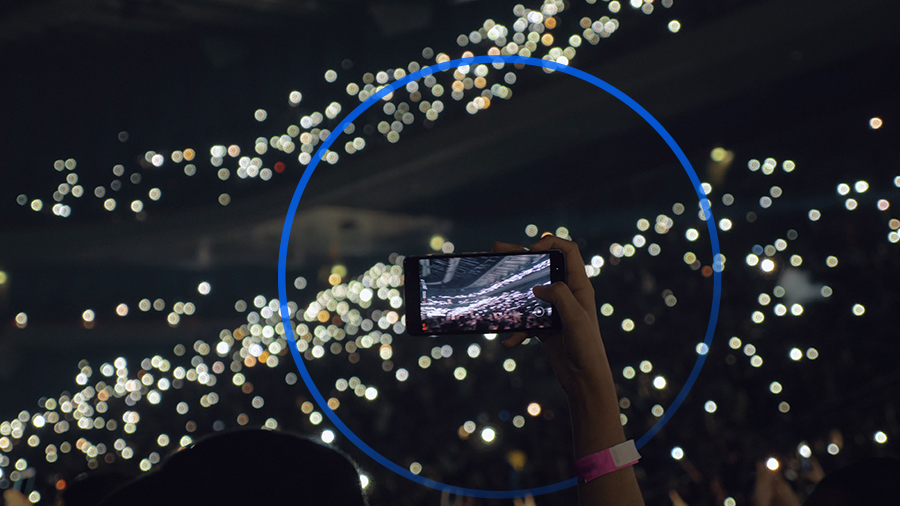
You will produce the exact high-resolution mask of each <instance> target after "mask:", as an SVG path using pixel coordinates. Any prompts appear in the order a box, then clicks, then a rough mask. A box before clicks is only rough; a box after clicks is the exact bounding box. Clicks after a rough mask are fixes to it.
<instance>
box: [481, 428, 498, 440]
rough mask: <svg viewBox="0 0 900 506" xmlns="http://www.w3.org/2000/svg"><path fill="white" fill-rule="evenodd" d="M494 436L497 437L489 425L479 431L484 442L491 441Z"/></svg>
mask: <svg viewBox="0 0 900 506" xmlns="http://www.w3.org/2000/svg"><path fill="white" fill-rule="evenodd" d="M496 437H497V433H496V432H495V431H494V429H492V428H490V427H485V428H484V429H483V430H482V431H481V439H483V440H484V442H485V443H491V442H493V441H494V439H495V438H496Z"/></svg>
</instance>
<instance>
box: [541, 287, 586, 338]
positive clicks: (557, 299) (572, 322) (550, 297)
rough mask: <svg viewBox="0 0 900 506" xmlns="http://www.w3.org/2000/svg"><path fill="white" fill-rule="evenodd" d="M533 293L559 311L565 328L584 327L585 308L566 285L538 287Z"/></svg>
mask: <svg viewBox="0 0 900 506" xmlns="http://www.w3.org/2000/svg"><path fill="white" fill-rule="evenodd" d="M532 291H533V292H534V296H535V297H537V298H539V299H541V300H544V301H547V302H549V303H551V304H553V305H555V306H556V307H557V309H559V316H560V318H561V319H562V324H563V328H568V329H580V328H581V327H582V325H583V319H584V315H585V310H584V307H582V305H581V302H580V301H579V300H578V299H576V298H575V295H574V294H573V293H572V290H571V289H569V287H568V286H567V285H566V284H565V283H562V282H556V283H553V284H552V285H550V286H545V285H538V286H536V287H534V289H533V290H532Z"/></svg>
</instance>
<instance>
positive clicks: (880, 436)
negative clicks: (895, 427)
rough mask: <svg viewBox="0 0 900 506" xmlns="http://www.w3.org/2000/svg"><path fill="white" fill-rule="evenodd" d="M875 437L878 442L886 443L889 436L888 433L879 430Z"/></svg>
mask: <svg viewBox="0 0 900 506" xmlns="http://www.w3.org/2000/svg"><path fill="white" fill-rule="evenodd" d="M873 439H874V440H875V442H876V443H878V444H884V443H887V440H888V437H887V434H885V433H884V432H881V431H878V432H876V433H875V436H874V437H873Z"/></svg>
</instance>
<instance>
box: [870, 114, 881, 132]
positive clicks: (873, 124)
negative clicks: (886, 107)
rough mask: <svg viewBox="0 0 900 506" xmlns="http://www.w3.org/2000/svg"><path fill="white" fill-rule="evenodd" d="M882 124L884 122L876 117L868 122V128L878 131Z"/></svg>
mask: <svg viewBox="0 0 900 506" xmlns="http://www.w3.org/2000/svg"><path fill="white" fill-rule="evenodd" d="M883 124H884V122H883V121H882V120H881V118H879V117H877V116H876V117H874V118H872V119H870V120H869V128H871V129H872V130H878V129H879V128H881V125H883Z"/></svg>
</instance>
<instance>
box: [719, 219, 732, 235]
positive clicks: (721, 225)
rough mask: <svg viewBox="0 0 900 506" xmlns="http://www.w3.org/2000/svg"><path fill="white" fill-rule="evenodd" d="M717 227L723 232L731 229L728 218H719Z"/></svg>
mask: <svg viewBox="0 0 900 506" xmlns="http://www.w3.org/2000/svg"><path fill="white" fill-rule="evenodd" d="M719 228H720V229H722V230H723V231H725V232H727V231H729V230H731V220H729V219H728V218H722V219H721V220H719Z"/></svg>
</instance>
